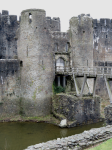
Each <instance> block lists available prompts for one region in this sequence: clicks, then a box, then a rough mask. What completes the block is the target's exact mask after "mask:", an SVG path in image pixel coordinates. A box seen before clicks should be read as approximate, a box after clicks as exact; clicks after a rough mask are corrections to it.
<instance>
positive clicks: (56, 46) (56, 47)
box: [55, 43, 58, 51]
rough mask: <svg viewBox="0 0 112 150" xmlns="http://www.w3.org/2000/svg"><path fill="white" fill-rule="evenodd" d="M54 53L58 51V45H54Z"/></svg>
mask: <svg viewBox="0 0 112 150" xmlns="http://www.w3.org/2000/svg"><path fill="white" fill-rule="evenodd" d="M55 51H58V43H55Z"/></svg>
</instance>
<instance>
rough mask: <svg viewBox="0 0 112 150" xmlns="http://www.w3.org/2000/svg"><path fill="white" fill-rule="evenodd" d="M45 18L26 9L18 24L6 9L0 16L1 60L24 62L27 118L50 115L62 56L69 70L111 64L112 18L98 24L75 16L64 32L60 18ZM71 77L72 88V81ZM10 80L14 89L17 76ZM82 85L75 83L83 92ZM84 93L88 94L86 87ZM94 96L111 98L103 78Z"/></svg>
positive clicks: (22, 94)
mask: <svg viewBox="0 0 112 150" xmlns="http://www.w3.org/2000/svg"><path fill="white" fill-rule="evenodd" d="M45 14H46V13H45V11H44V10H36V9H29V10H25V11H23V12H22V13H21V17H20V22H19V21H17V16H15V15H9V13H8V11H2V14H0V59H1V60H2V59H4V60H5V61H6V62H7V61H8V60H7V59H15V58H19V60H20V64H19V62H18V64H19V65H20V66H21V67H20V68H21V70H19V71H20V75H21V79H20V80H21V82H20V85H19V84H18V85H19V89H20V91H21V92H20V93H19V95H20V98H21V105H22V106H23V110H24V114H25V115H27V116H29V115H31V116H40V115H46V114H49V113H50V111H51V98H52V84H53V80H54V78H55V64H56V60H57V59H58V58H63V59H64V61H65V66H67V67H71V68H72V67H82V66H84V67H93V66H102V64H104V65H103V66H112V64H111V58H112V55H111V47H112V46H111V44H112V43H111V38H112V36H111V32H112V29H111V28H112V21H111V20H109V19H100V21H98V20H95V19H92V18H91V17H90V16H89V15H84V14H82V15H80V16H78V17H73V18H71V20H70V29H69V31H68V32H67V33H65V32H61V31H60V29H61V27H60V19H59V18H55V17H54V18H53V19H51V17H46V15H45ZM19 60H18V61H19ZM15 61H16V60H15ZM19 71H18V72H19ZM14 76H15V75H14ZM68 78H69V79H70V84H71V85H72V86H73V83H72V78H71V77H69V76H68ZM15 79H16V77H15ZM7 80H8V78H7ZM9 82H14V84H15V85H16V82H15V81H13V78H10V81H9ZM66 82H68V81H67V76H66ZM82 82H83V80H82V79H79V80H78V79H77V83H78V86H79V89H80V88H81V85H82ZM88 83H89V86H90V87H91V89H92V86H93V82H92V81H90V80H88ZM6 87H7V86H6ZM15 89H16V88H15ZM71 89H72V88H71ZM73 89H74V86H73ZM91 91H92V90H91ZM84 92H85V93H88V90H87V87H86V88H85V91H84ZM6 93H7V92H6ZM4 94H5V93H4ZM96 94H98V95H100V96H102V97H103V96H105V97H106V95H107V90H106V87H105V82H104V79H103V78H99V79H98V84H97V89H96ZM1 95H2V94H1ZM1 95H0V97H2V96H1ZM10 99H11V98H10ZM1 101H2V98H1Z"/></svg>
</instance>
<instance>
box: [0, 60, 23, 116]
mask: <svg viewBox="0 0 112 150" xmlns="http://www.w3.org/2000/svg"><path fill="white" fill-rule="evenodd" d="M19 64H20V62H19V60H15V59H13V60H12V59H10V60H5V59H1V60H0V118H2V117H10V116H15V115H18V114H19V113H20V99H19V98H20V90H21V89H20V80H21V78H20V67H19Z"/></svg>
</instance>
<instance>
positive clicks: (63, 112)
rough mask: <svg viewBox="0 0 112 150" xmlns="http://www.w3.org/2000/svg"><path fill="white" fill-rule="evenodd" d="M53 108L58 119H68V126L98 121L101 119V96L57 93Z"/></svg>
mask: <svg viewBox="0 0 112 150" xmlns="http://www.w3.org/2000/svg"><path fill="white" fill-rule="evenodd" d="M52 109H53V114H54V115H55V116H56V117H57V118H58V119H60V120H63V119H67V127H75V126H78V125H84V124H90V123H96V122H99V121H100V119H101V116H100V97H94V98H93V97H83V98H79V97H78V98H77V97H75V96H73V95H68V94H67V95H66V94H57V95H55V96H54V98H53V102H52Z"/></svg>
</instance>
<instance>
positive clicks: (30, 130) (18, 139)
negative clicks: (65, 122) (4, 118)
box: [0, 122, 104, 150]
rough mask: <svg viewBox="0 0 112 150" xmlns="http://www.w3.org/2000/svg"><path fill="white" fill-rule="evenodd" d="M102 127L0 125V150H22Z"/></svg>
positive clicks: (45, 124)
mask: <svg viewBox="0 0 112 150" xmlns="http://www.w3.org/2000/svg"><path fill="white" fill-rule="evenodd" d="M102 126H104V122H100V123H96V124H90V125H85V126H80V127H74V128H59V127H57V126H55V125H52V124H47V123H32V122H27V123H23V122H22V123H20V122H16V123H15V122H12V123H0V150H23V149H25V148H27V147H28V146H30V145H34V144H38V143H41V142H46V141H49V140H53V139H57V138H62V137H67V136H70V135H75V134H79V133H81V132H83V131H84V130H89V129H91V128H99V127H102Z"/></svg>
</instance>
